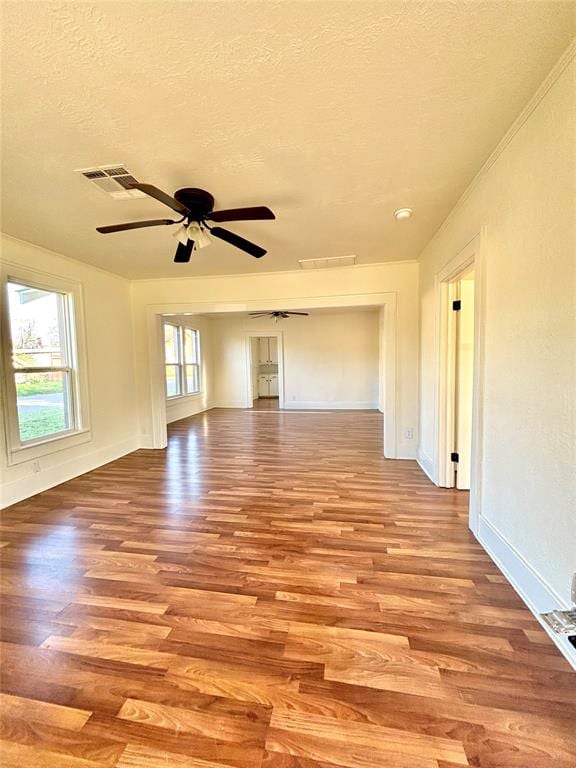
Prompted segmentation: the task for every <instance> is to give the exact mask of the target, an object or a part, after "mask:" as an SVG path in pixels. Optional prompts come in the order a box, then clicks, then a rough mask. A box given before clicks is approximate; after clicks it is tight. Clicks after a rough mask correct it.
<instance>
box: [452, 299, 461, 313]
mask: <svg viewBox="0 0 576 768" xmlns="http://www.w3.org/2000/svg"><path fill="white" fill-rule="evenodd" d="M452 309H453V310H454V312H460V310H461V309H462V301H461V300H460V299H456V301H453V302H452Z"/></svg>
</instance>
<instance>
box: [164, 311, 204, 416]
mask: <svg viewBox="0 0 576 768" xmlns="http://www.w3.org/2000/svg"><path fill="white" fill-rule="evenodd" d="M166 325H170V326H172V328H176V329H177V331H178V334H177V335H178V362H176V363H169V362H167V360H166V347H165V336H164V326H166ZM185 330H188V331H194V333H196V334H197V336H196V340H197V351H198V362H197V363H187V362H186V356H185V354H184V331H185ZM162 332H163V333H162V344H163V346H162V356H163V358H164V390H165V394H166V402H167V403H168V404H170V403H173V402H175V401H177V400H182V399H184V398H185V397H202V394H203V392H202V385H203V376H202V346H201V343H200V329H199V328H193V327H192V326H191V325H184V324H183V323H177V322H176V323H175V322H172V321H170V320H166V319H164V320H163V323H162ZM168 365H173V366H176V368H177V369H178V377H179V383H180V389H181V391H180V393H179V394H177V395H169V394H168V388H167V382H166V367H167V366H168ZM187 365H197V366H198V383H199V388H198V391H197V392H186V391H185V390H186V366H187Z"/></svg>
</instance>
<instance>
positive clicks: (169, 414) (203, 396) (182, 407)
mask: <svg viewBox="0 0 576 768" xmlns="http://www.w3.org/2000/svg"><path fill="white" fill-rule="evenodd" d="M166 320H168V321H169V322H171V323H174V324H175V325H184V326H187V327H188V328H194V329H195V330H197V331H199V332H200V359H201V367H200V369H201V374H200V375H201V391H200V392H199V393H198V394H197V395H185V396H183V397H175V398H171V399H170V400H167V401H166V422H167V423H168V424H171V423H172V422H173V421H178V419H186V418H187V417H188V416H194V414H195V413H200V412H201V411H205V410H206V409H207V408H210V392H211V390H212V386H213V384H212V366H211V363H212V340H211V323H210V322H209V321H208V320H207V319H206V318H205V317H201V316H192V317H190V316H188V315H174V316H171V317H168V318H166Z"/></svg>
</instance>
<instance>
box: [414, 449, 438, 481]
mask: <svg viewBox="0 0 576 768" xmlns="http://www.w3.org/2000/svg"><path fill="white" fill-rule="evenodd" d="M416 461H417V462H418V464H419V465H420V469H421V470H422V471H423V472H424V474H425V475H427V476H428V477H429V478H430V480H432V482H433V483H436V481H435V480H434V462H433V461H432V459H431V458H430V456H428V454H427V453H426V452H425V451H423V450H422V449H421V448H419V449H418V455H417V457H416Z"/></svg>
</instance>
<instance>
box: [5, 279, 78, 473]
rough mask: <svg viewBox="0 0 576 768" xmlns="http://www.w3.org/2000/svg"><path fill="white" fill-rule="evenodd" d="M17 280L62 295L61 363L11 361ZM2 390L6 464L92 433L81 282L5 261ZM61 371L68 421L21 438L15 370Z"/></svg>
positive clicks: (63, 446)
mask: <svg viewBox="0 0 576 768" xmlns="http://www.w3.org/2000/svg"><path fill="white" fill-rule="evenodd" d="M9 283H16V284H18V285H24V286H26V287H30V288H36V289H38V290H41V291H47V292H49V293H58V294H61V295H62V302H63V304H64V310H63V315H64V326H65V329H64V335H63V340H62V341H63V348H64V350H65V353H66V354H65V358H66V359H65V364H63V365H60V366H54V367H49V366H37V367H34V366H26V367H23V368H17V367H15V366H14V363H13V353H14V348H13V344H12V333H11V322H10V306H9V301H8V284H9ZM1 284H2V309H1V314H2V347H3V350H4V354H3V355H2V367H3V371H2V376H1V379H2V393H3V398H2V399H3V405H4V416H5V423H6V429H5V430H4V431H5V440H6V456H7V463H8V465H9V466H12V465H14V464H21V463H23V462H26V461H32V460H34V459H38V458H40V457H42V456H46V455H48V454H50V453H54V452H56V451H61V450H64V449H66V448H72V447H74V446H75V445H80V444H82V443H85V442H88V441H89V440H91V439H92V434H91V431H90V419H89V407H88V406H89V393H88V379H87V360H86V341H85V332H84V322H83V320H84V306H83V296H82V286H81V284H79V283H75V282H73V281H70V280H67V279H65V278H60V277H57V276H54V275H49V274H46V273H41V272H37V271H35V270H30V269H26V268H23V267H19V266H15V265H14V266H11V265H9V264H7V265H6V266H5V267H4V268H3V269H2V275H1ZM47 371H50V372H57V371H62V372H63V373H64V374H65V376H67V378H68V397H69V405H68V409H69V415H70V420H71V426H70V427H69V428H68V429H66V430H62V431H60V432H54V433H51V434H49V435H44V436H41V437H38V438H35V439H32V440H22V439H21V437H20V424H19V419H18V401H17V391H16V374H18V373H29V372H38V373H41V372H47Z"/></svg>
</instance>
